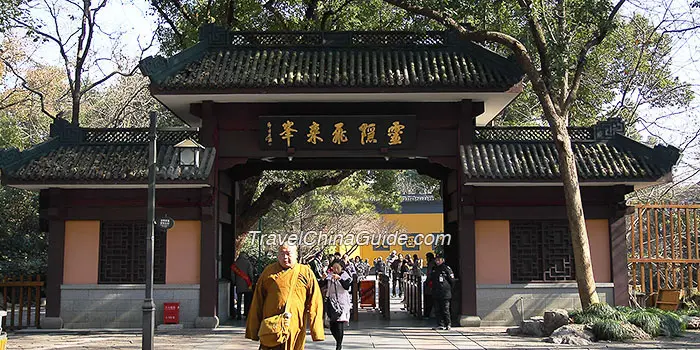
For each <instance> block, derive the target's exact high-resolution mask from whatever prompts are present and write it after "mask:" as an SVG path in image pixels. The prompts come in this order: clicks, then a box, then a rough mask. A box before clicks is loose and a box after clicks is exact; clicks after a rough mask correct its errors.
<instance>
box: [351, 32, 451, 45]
mask: <svg viewBox="0 0 700 350" xmlns="http://www.w3.org/2000/svg"><path fill="white" fill-rule="evenodd" d="M351 40H352V42H351V44H352V45H353V46H440V45H445V44H446V42H447V35H446V34H445V33H444V32H428V33H354V34H353V35H352V39H351Z"/></svg>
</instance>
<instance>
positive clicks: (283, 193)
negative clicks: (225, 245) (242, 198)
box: [238, 170, 355, 230]
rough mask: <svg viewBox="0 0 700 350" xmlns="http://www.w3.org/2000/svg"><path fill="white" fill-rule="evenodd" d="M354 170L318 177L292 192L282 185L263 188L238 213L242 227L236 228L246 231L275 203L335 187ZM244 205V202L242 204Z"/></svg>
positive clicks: (289, 201) (291, 200) (286, 201)
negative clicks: (318, 189) (320, 189)
mask: <svg viewBox="0 0 700 350" xmlns="http://www.w3.org/2000/svg"><path fill="white" fill-rule="evenodd" d="M354 172H355V171H354V170H343V171H338V172H336V173H335V174H333V175H331V176H324V177H318V178H315V179H313V180H311V181H310V182H307V183H302V184H301V185H300V186H298V187H297V188H295V189H293V190H285V189H284V187H285V184H284V183H275V184H270V185H267V186H266V187H265V189H264V190H263V192H262V193H261V194H260V196H258V198H257V199H256V200H255V201H254V202H253V203H251V204H250V206H249V207H248V208H247V209H246V210H244V211H243V212H241V213H239V218H241V222H242V224H241V225H242V226H240V227H238V229H240V230H248V229H249V228H250V225H252V224H253V223H254V222H255V220H257V219H258V218H259V217H260V216H262V215H263V214H264V213H266V212H268V211H269V210H270V208H271V207H272V204H273V203H274V202H275V201H278V200H279V201H281V202H284V203H287V204H290V203H292V202H293V201H294V200H295V199H297V198H299V197H300V196H302V195H304V194H306V193H308V192H311V191H313V190H315V189H317V188H320V187H324V186H331V185H337V184H339V183H340V182H341V181H343V179H345V178H347V177H348V176H350V175H352V174H353V173H354ZM244 203H246V202H244Z"/></svg>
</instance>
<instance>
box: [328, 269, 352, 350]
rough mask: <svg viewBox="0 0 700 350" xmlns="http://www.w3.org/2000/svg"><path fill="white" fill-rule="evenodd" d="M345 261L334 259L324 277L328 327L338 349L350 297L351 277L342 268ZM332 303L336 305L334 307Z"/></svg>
mask: <svg viewBox="0 0 700 350" xmlns="http://www.w3.org/2000/svg"><path fill="white" fill-rule="evenodd" d="M344 267H345V263H344V262H343V261H342V260H336V261H334V262H333V263H332V265H331V270H332V272H331V273H330V274H329V275H328V276H327V277H326V281H327V288H326V290H327V292H326V293H327V294H326V297H327V300H328V301H327V305H326V310H327V313H328V316H329V318H330V322H329V323H330V329H331V334H333V338H335V344H336V345H335V348H336V350H340V349H342V347H343V335H344V333H345V331H344V328H345V324H346V323H348V322H350V309H351V303H352V302H351V298H350V293H349V292H348V291H349V290H350V286H351V285H352V278H351V277H350V275H349V274H348V273H347V271H345V270H344ZM333 305H336V306H335V307H334V306H333Z"/></svg>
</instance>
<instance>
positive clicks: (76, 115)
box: [71, 82, 80, 126]
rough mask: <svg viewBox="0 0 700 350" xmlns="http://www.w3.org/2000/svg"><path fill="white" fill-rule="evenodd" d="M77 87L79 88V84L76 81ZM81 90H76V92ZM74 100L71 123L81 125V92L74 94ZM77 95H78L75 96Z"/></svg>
mask: <svg viewBox="0 0 700 350" xmlns="http://www.w3.org/2000/svg"><path fill="white" fill-rule="evenodd" d="M75 85H76V88H79V86H80V85H79V84H78V83H77V82H76V84H75ZM77 91H79V90H76V92H77ZM73 95H74V96H73V99H72V100H73V101H72V106H71V123H73V125H75V126H80V94H79V93H77V94H76V93H74V94H73ZM75 95H77V96H75Z"/></svg>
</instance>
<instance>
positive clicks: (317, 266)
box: [309, 252, 325, 281]
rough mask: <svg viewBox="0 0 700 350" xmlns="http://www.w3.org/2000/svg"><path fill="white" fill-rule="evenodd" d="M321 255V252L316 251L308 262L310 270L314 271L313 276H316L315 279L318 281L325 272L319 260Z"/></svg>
mask: <svg viewBox="0 0 700 350" xmlns="http://www.w3.org/2000/svg"><path fill="white" fill-rule="evenodd" d="M322 256H323V253H322V252H318V253H316V255H314V257H313V259H311V261H310V262H309V267H310V268H311V271H313V272H314V276H316V281H320V280H321V279H322V278H323V275H324V273H325V266H323V263H322V262H321V257H322Z"/></svg>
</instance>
